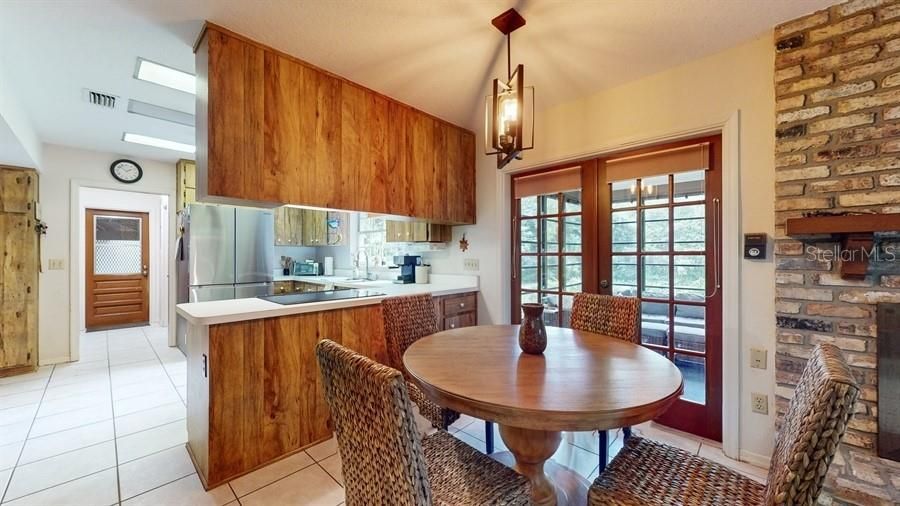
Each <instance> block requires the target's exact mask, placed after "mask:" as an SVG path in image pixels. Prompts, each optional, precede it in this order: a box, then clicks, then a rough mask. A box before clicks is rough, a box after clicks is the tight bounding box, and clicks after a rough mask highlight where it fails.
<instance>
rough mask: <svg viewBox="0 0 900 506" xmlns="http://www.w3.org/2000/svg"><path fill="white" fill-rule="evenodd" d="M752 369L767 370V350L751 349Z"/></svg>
mask: <svg viewBox="0 0 900 506" xmlns="http://www.w3.org/2000/svg"><path fill="white" fill-rule="evenodd" d="M750 367H752V368H754V369H765V368H766V367H768V366H767V365H766V350H764V349H761V348H750Z"/></svg>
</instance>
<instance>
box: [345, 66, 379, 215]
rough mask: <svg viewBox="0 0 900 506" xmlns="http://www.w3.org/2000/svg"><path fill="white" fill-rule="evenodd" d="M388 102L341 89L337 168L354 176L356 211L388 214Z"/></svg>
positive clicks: (357, 88)
mask: <svg viewBox="0 0 900 506" xmlns="http://www.w3.org/2000/svg"><path fill="white" fill-rule="evenodd" d="M388 104H389V103H388V100H387V99H386V98H385V97H383V96H381V95H379V94H377V93H374V92H371V91H369V90H367V89H364V88H362V87H360V86H356V85H354V84H351V83H348V82H344V83H343V84H342V86H341V114H342V116H341V164H342V165H343V166H344V169H343V172H344V173H347V174H356V183H355V184H356V189H357V191H356V195H355V198H356V201H355V205H356V206H357V207H358V208H361V209H366V210H368V211H370V212H375V213H387V212H388V203H387V199H388V180H389V177H388V144H387V136H388V133H387V128H388V120H389V105H388Z"/></svg>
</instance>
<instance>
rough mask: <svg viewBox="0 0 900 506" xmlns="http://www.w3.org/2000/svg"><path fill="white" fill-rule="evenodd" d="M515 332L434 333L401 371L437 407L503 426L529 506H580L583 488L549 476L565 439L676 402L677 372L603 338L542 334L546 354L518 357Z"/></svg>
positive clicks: (571, 476)
mask: <svg viewBox="0 0 900 506" xmlns="http://www.w3.org/2000/svg"><path fill="white" fill-rule="evenodd" d="M518 334H519V326H518V325H480V326H474V327H464V328H460V329H453V330H446V331H443V332H438V333H437V334H432V335H430V336H426V337H424V338H422V339H420V340H418V341H416V342H415V343H414V344H412V345H411V346H410V347H409V348H408V349H407V350H406V353H405V354H404V355H403V364H404V366H405V367H406V370H407V372H408V373H409V375H410V376H411V377H412V379H413V381H415V382H416V383H417V384H418V385H419V386H420V387H421V389H422V391H423V392H424V393H425V394H426V395H427V396H428V397H429V398H431V400H433V401H434V402H436V403H438V404H440V405H442V406H446V407H448V408H451V409H454V410H456V411H459V412H460V413H465V414H468V415H471V416H474V417H477V418H482V419H484V420H490V421H493V422H496V423H498V424H499V425H500V436H501V437H502V438H503V442H504V444H505V445H506V447H507V448H509V450H510V452H511V453H512V456H513V457H514V458H515V460H514V462H510V463H512V464H513V467H514V468H515V469H516V470H517V471H518V472H519V473H521V474H523V475H525V476H526V477H528V479H529V480H530V482H531V487H532V490H531V493H532V499H533V500H534V502H535V504H541V505H553V504H585V502H584V501H585V500H586V499H585V498H586V494H587V486H588V485H589V484H588V483H587V480H585V479H584V478H581V477H578V476H577V475H576V474H575V472H574V471H571V470H569V469H568V468H563V467H562V466H556V465H553V466H552V467H553V472H551V473H550V475H551V476H552V477H551V476H548V474H547V472H545V463H546V462H547V460H548V459H550V457H551V456H552V455H553V454H554V453H555V452H556V450H557V449H558V448H559V444H560V441H561V438H562V435H561V432H562V431H592V430H598V429H599V430H606V429H617V428H620V427H626V426H631V425H636V424H639V423H641V422H645V421H647V420H652V419H653V418H656V417H657V416H659V415H660V414H662V413H663V412H664V411H665V410H666V409H667V408H668V407H669V406H670V405H671V404H672V403H673V402H674V401H675V400H676V399H678V397H679V395H681V392H682V388H683V386H682V377H681V373H680V372H679V370H678V369H677V368H676V367H675V365H674V364H673V363H672V362H670V361H669V360H667V359H666V358H665V357H663V356H661V355H659V354H658V353H655V352H653V351H651V350H649V349H647V348H645V347H643V346H639V345H636V344H633V343H629V342H626V341H623V340H620V339H616V338H613V337H609V336H604V335H601V334H594V333H591V332H584V331H578V330H571V329H566V328H559V327H547V349H546V350H545V351H544V353H543V354H542V355H529V354H527V353H524V352H522V351H521V350H520V349H519V343H518ZM499 460H501V461H502V460H503V458H502V457H500V458H499ZM548 467H550V464H549V463H548Z"/></svg>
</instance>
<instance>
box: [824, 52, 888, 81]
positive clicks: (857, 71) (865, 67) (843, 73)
mask: <svg viewBox="0 0 900 506" xmlns="http://www.w3.org/2000/svg"><path fill="white" fill-rule="evenodd" d="M897 68H900V56H895V57H893V58H885V59H882V60H878V61H874V62H872V63H864V64H862V65H857V66H855V67H850V68H847V69H843V70H839V71H838V73H837V76H838V79H840V80H841V81H855V80H857V79H862V78H864V77H869V76H874V75H876V74H883V73H885V72H889V71H891V70H894V69H897Z"/></svg>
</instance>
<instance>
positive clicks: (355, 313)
mask: <svg viewBox="0 0 900 506" xmlns="http://www.w3.org/2000/svg"><path fill="white" fill-rule="evenodd" d="M281 280H282V281H292V280H294V278H288V277H285V278H282V279H281ZM297 280H298V281H301V280H302V282H305V283H316V284H320V285H325V287H328V286H329V285H333V286H335V287H343V288H351V289H358V290H370V291H373V292H378V293H382V294H384V295H381V296H372V297H362V298H352V299H343V300H329V301H324V302H312V303H304V304H295V305H281V304H276V303H274V302H269V301H266V300H263V299H259V298H251V299H234V300H222V301H211V302H195V303H188V304H179V305H178V306H177V311H178V314H180V315H181V316H183V317H184V318H185V319H186V320H187V322H188V337H187V348H188V353H187V358H188V374H187V423H188V449H189V451H190V453H191V456H192V458H193V460H194V464H195V466H196V467H197V471H198V473H199V475H200V477H201V480H202V481H203V483H204V486H205V487H207V488H212V487H215V486H217V485H219V484H221V483H224V482H226V481H228V480H231V479H233V478H235V477H237V476H240V475H242V474H245V473H247V472H250V471H252V470H254V469H256V468H259V467H261V466H264V465H266V464H269V463H271V462H273V461H275V460H278V459H281V458H283V457H286V456H288V455H291V454H293V453H295V452H297V451H299V450H301V449H303V448H306V447H309V446H311V445H313V444H316V443H318V442H321V441H324V440H327V439H328V438H330V437H331V433H332V431H331V428H330V420H329V414H328V409H327V407H326V404H325V398H324V391H323V387H322V380H321V377H320V375H319V370H318V366H317V365H316V359H315V353H314V349H315V345H316V343H317V342H318V341H319V340H321V339H326V338H327V339H331V340H334V341H337V342H340V343H342V344H344V345H345V346H348V347H350V348H352V349H354V350H356V351H358V352H360V353H363V354H365V355H367V356H369V357H371V358H373V359H375V360H378V361H379V362H382V363H384V362H385V361H386V351H385V345H384V334H383V322H382V316H381V305H380V302H381V300H383V299H384V298H385V297H387V296H395V295H411V294H416V293H431V294H432V295H433V296H434V297H435V309H436V315H437V318H438V328H444V327H446V328H452V327H454V326H464V325H468V324H474V323H475V321H476V318H475V305H476V292H477V291H478V278H477V277H476V276H449V275H440V274H433V275H432V276H431V280H430V281H431V283H429V284H405V285H401V284H394V283H392V282H391V281H385V280H381V281H347V280H346V277H312V276H303V277H297Z"/></svg>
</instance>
